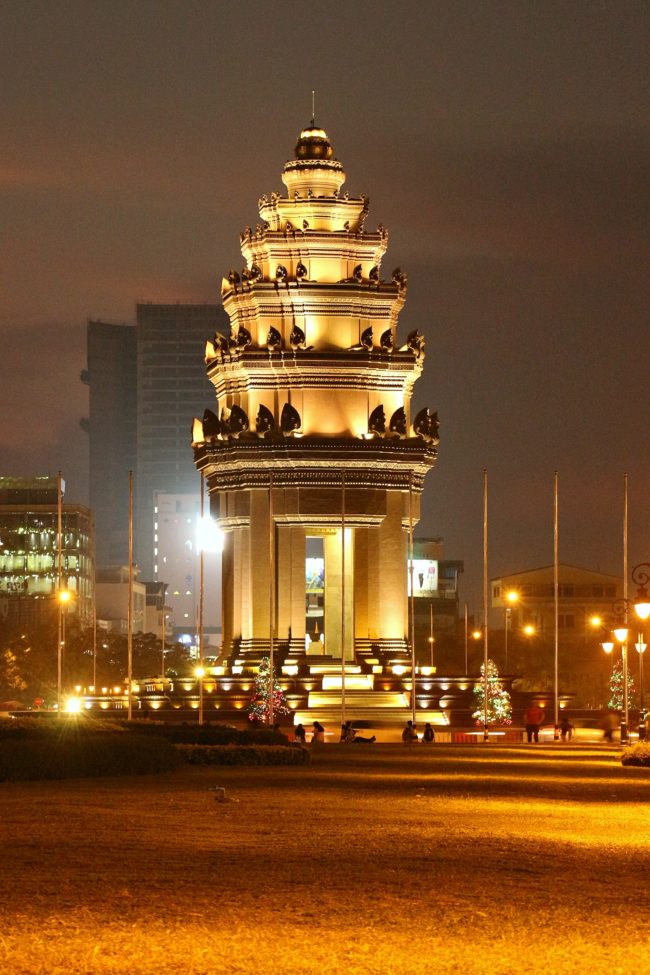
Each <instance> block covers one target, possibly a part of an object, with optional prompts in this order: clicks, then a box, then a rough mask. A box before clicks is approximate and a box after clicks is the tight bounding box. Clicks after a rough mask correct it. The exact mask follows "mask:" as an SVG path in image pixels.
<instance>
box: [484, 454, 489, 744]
mask: <svg viewBox="0 0 650 975" xmlns="http://www.w3.org/2000/svg"><path fill="white" fill-rule="evenodd" d="M483 680H484V683H485V688H484V690H485V693H484V695H483V741H489V740H490V732H489V730H488V694H489V684H488V473H487V470H485V469H483Z"/></svg>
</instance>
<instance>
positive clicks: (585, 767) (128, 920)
mask: <svg viewBox="0 0 650 975" xmlns="http://www.w3.org/2000/svg"><path fill="white" fill-rule="evenodd" d="M217 784H218V785H224V786H226V788H227V794H228V796H230V797H231V798H232V800H234V801H232V802H229V803H226V804H219V803H217V802H215V799H214V794H213V793H211V792H209V791H208V787H209V786H211V785H217ZM0 814H1V819H0V824H1V825H0V829H1V830H2V849H1V856H2V859H1V860H0V864H1V866H2V875H3V883H2V885H1V888H0V917H2V926H1V928H0V960H2V961H3V962H4V964H3V970H5V971H11V972H33V973H39V975H40V973H46V972H47V973H48V975H57V973H66V975H69V973H76V972H79V973H81V972H84V973H85V972H99V973H107V972H111V973H112V972H115V973H117V972H120V973H127V975H131V973H134V975H140V973H144V972H147V973H149V972H156V973H158V972H160V973H172V972H173V973H175V975H195V973H201V972H205V973H208V972H214V973H234V972H245V973H251V975H252V973H260V972H261V973H267V972H268V973H270V975H277V973H285V972H286V973H309V975H329V973H336V975H356V973H377V975H379V973H381V975H391V973H399V975H436V973H438V972H444V973H447V972H458V973H462V975H475V973H476V975H507V973H516V975H522V973H524V972H528V971H531V972H532V971H534V972H543V973H560V972H561V973H563V975H574V973H588V975H599V973H607V975H617V973H621V975H628V973H634V975H644V973H650V950H649V949H648V938H649V935H650V922H649V917H650V908H649V906H648V883H649V880H650V852H649V848H648V837H649V836H650V770H647V771H646V770H643V769H623V768H622V767H621V765H620V760H619V753H618V751H617V750H616V749H606V748H597V747H592V748H589V747H586V746H574V747H565V748H561V747H557V748H555V747H554V746H552V745H548V746H546V745H539V746H534V745H533V746H528V747H526V746H513V747H508V746H497V747H492V746H488V747H487V748H485V747H484V746H447V745H439V746H433V747H431V748H430V749H426V748H424V747H422V746H418V747H417V748H413V749H412V750H411V751H409V750H407V749H405V748H403V747H402V746H356V747H355V746H347V747H345V746H330V745H326V746H321V748H320V750H318V751H317V752H316V754H315V755H314V762H313V764H312V765H311V766H308V767H304V768H295V769H286V768H277V769H273V768H271V769H262V770H247V769H224V770H215V769H183V770H182V771H181V772H180V773H174V774H172V775H168V776H162V777H147V778H142V779H129V780H126V779H119V780H117V779H116V780H104V781H102V780H99V781H94V782H93V781H76V782H67V783H30V784H4V785H0Z"/></svg>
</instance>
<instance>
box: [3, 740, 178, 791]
mask: <svg viewBox="0 0 650 975" xmlns="http://www.w3.org/2000/svg"><path fill="white" fill-rule="evenodd" d="M180 761H181V756H180V755H179V754H178V752H177V750H176V749H175V748H174V746H173V745H171V744H170V743H169V742H167V741H165V740H164V739H152V738H148V737H146V736H143V735H126V734H120V733H117V734H109V733H106V734H89V735H78V736H76V737H75V736H72V735H67V734H64V735H63V736H61V737H58V738H57V737H55V736H53V735H50V736H47V737H41V738H40V739H39V738H32V739H29V738H26V739H23V740H21V739H17V740H14V741H8V740H5V741H0V782H7V781H19V780H22V781H24V780H33V779H69V778H92V777H100V776H105V775H146V774H148V773H156V772H168V771H169V770H171V769H173V768H176V767H177V766H178V765H179V764H180Z"/></svg>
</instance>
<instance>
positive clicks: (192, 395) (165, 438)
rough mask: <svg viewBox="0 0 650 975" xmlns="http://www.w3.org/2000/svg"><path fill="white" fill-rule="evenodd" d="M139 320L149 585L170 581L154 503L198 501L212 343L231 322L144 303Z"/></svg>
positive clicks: (143, 547)
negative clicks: (207, 356)
mask: <svg viewBox="0 0 650 975" xmlns="http://www.w3.org/2000/svg"><path fill="white" fill-rule="evenodd" d="M136 314H137V325H136V347H137V378H136V387H137V403H136V416H137V421H136V424H137V431H136V443H137V456H136V505H135V509H136V515H135V525H136V530H135V552H136V559H137V562H138V565H139V566H140V568H141V572H142V578H144V579H154V578H163V577H162V576H161V575H160V574H158V575H156V573H155V572H154V565H155V559H154V520H155V519H154V497H155V494H156V492H161V493H167V494H194V495H196V497H197V499H198V496H199V493H200V479H199V475H198V474H197V472H196V468H195V467H194V461H193V455H192V448H191V445H190V440H191V437H190V434H191V430H192V418H193V417H194V416H196V415H199V416H202V415H203V412H204V410H205V408H206V406H209V405H210V403H211V402H212V401H213V400H214V389H213V387H212V386H211V384H210V382H209V380H208V378H207V376H206V372H205V365H204V350H205V342H206V337H209V336H210V335H212V334H213V333H214V332H215V330H216V329H218V328H220V327H221V328H223V323H224V320H226V321H227V318H226V317H225V314H224V311H223V308H222V307H221V306H220V305H180V304H176V305H157V304H153V303H144V304H138V305H137V307H136ZM165 581H167V580H165ZM177 622H178V621H177Z"/></svg>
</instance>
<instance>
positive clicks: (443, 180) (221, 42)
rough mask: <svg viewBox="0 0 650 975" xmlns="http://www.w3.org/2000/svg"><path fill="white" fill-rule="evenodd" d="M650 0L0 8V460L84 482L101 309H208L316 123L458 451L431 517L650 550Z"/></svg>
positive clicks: (494, 535)
mask: <svg viewBox="0 0 650 975" xmlns="http://www.w3.org/2000/svg"><path fill="white" fill-rule="evenodd" d="M649 21H650V5H649V4H648V3H645V2H644V3H635V2H623V0H619V2H611V3H601V2H598V0H591V2H586V3H581V2H562V3H554V2H551V0H542V2H539V3H537V2H535V3H533V2H523V0H522V2H489V0H481V2H479V0H475V2H443V3H436V2H432V3H423V2H420V0H417V2H409V0H402V2H400V3H381V2H374V3H369V2H354V0H350V2H345V3H342V2H336V0H329V2H326V3H322V2H313V0H312V2H308V3H305V2H304V0H303V2H296V3H294V2H282V0H276V2H274V3H264V4H262V3H259V2H256V0H252V2H247V3H245V4H222V3H220V2H202V0H186V2H169V0H156V2H146V0H131V2H125V0H111V2H110V3H107V2H104V0H79V2H66V0H54V2H53V0H16V2H12V0H4V2H2V0H0V91H1V93H2V96H1V99H0V120H1V123H2V127H1V131H2V133H3V134H2V139H1V140H0V302H1V308H0V329H1V331H0V335H1V336H2V362H1V365H0V369H1V370H2V373H1V374H0V375H1V379H2V383H1V388H2V408H3V411H2V412H3V423H2V425H1V427H0V437H1V441H0V443H1V446H0V456H1V460H2V463H1V464H0V467H1V471H0V473H5V474H20V473H25V474H29V473H33V472H39V471H40V472H46V471H56V469H57V468H59V467H61V468H62V469H63V471H64V474H65V476H66V480H67V482H68V496H69V498H71V499H78V500H85V499H86V491H87V448H86V443H85V435H84V434H83V432H82V431H81V429H80V428H79V425H78V421H79V418H80V417H81V416H83V415H84V414H85V413H86V412H87V391H86V389H85V387H83V386H82V385H81V384H80V383H79V381H78V374H79V371H80V369H81V368H82V367H83V365H84V364H85V322H86V318H87V317H88V316H93V317H104V318H105V319H107V320H110V321H131V320H133V313H134V302H135V301H136V299H140V298H146V299H150V300H154V301H165V300H177V299H178V300H199V301H204V300H214V299H215V298H216V297H217V295H218V291H219V282H220V279H221V276H222V274H223V273H224V272H225V271H227V269H228V268H229V267H230V266H233V265H234V266H238V265H239V264H240V263H241V259H240V254H239V233H240V231H241V230H242V229H243V228H244V226H245V225H247V224H254V223H255V221H256V219H257V212H256V202H257V199H258V197H259V195H260V194H261V193H263V192H266V193H270V192H271V191H273V190H280V189H281V188H282V186H281V182H280V171H281V169H282V166H283V164H284V162H285V160H286V159H287V158H289V157H290V156H291V155H292V151H293V146H294V144H295V139H296V136H297V133H298V131H299V130H300V128H301V127H302V126H304V125H305V124H307V122H308V120H309V117H310V114H311V89H312V88H316V89H317V121H318V122H319V123H320V124H322V125H323V126H324V127H325V128H326V129H327V131H328V133H329V135H330V138H331V140H332V142H333V145H334V148H335V152H336V155H337V156H338V158H339V159H341V161H342V162H343V164H344V167H345V169H346V172H347V173H348V183H347V186H346V188H347V189H348V190H349V191H350V192H351V193H354V194H356V193H360V192H365V193H367V194H368V195H369V196H370V201H371V210H370V218H369V220H368V224H367V226H368V227H369V228H371V229H372V228H374V226H375V225H376V223H379V222H381V223H383V224H384V225H385V226H386V227H388V229H389V231H390V243H389V251H388V254H387V256H386V259H385V264H384V267H385V269H386V270H388V271H389V270H390V269H392V268H393V267H395V266H396V265H400V266H401V267H402V268H404V269H405V270H407V272H408V275H409V294H408V300H407V305H406V308H405V310H404V311H403V313H402V316H401V319H400V332H401V335H402V336H405V335H406V333H407V331H409V330H410V329H412V328H415V327H418V328H419V329H420V330H421V331H422V332H423V333H424V334H425V336H426V338H427V359H426V364H425V374H424V377H423V378H422V379H421V380H420V382H419V385H418V393H417V404H418V405H419V404H422V405H424V404H425V403H426V404H428V405H430V406H431V407H432V408H434V409H437V410H438V412H439V414H440V419H441V437H442V440H441V445H440V454H439V462H438V467H437V469H436V470H435V471H434V472H433V473H432V474H430V475H429V478H428V481H427V489H426V493H425V504H424V517H423V523H422V526H421V528H422V531H421V532H420V534H422V533H426V534H435V535H442V536H444V538H445V544H446V554H447V556H448V557H449V558H460V559H464V560H465V562H466V566H467V583H468V585H467V586H466V590H465V594H466V596H467V597H468V598H469V600H470V602H472V603H476V601H477V598H478V591H479V589H480V576H481V554H482V509H481V505H482V469H483V467H486V468H487V469H488V471H489V477H490V534H491V539H490V574H491V575H498V574H501V573H504V572H507V571H511V570H520V569H523V568H528V567H535V566H537V565H541V564H548V563H550V562H551V561H552V552H553V549H552V480H553V471H554V470H555V469H558V470H559V474H560V536H561V537H560V556H561V558H562V560H563V561H568V562H573V563H577V564H582V565H586V566H590V567H593V568H598V567H600V568H602V569H603V570H607V571H620V570H621V568H622V491H623V487H622V485H623V472H624V471H626V470H627V471H629V472H630V559H631V562H632V564H634V562H635V561H642V560H646V559H647V560H650V456H649V452H648V440H649V434H648V430H649V427H650V395H649V393H648V383H649V378H650V361H649V359H650V356H649V355H648V352H649V345H648V321H649V314H650V301H649V290H650V289H649V287H648V269H649V266H650V265H649V257H650V244H649V238H648V226H649V219H648V218H649V215H650V214H649V209H650V207H649V205H648V204H649V200H650V189H649V184H648V178H649V173H650V166H649V163H650V151H649V150H650V138H649V132H648V129H649V119H650V112H649V93H650V83H649V78H648V64H649V62H650V58H649V57H648V50H649V49H650V48H649V40H650V37H649V34H650V31H649V30H648V27H649Z"/></svg>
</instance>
